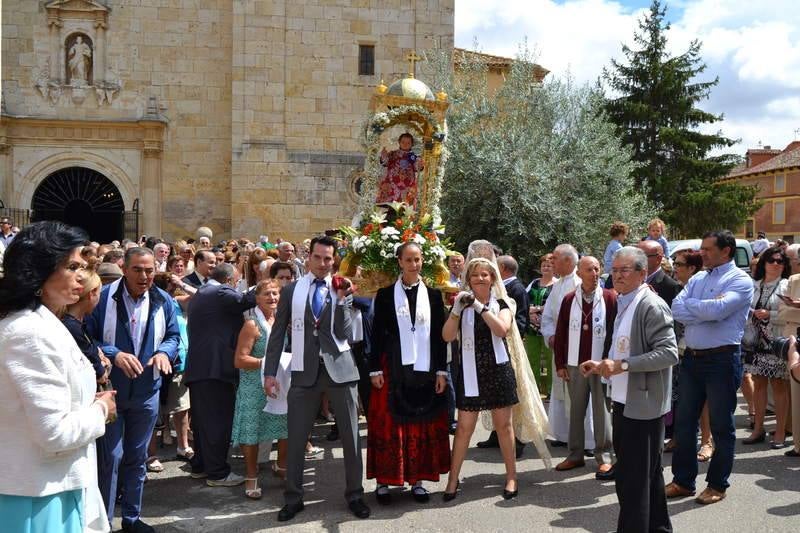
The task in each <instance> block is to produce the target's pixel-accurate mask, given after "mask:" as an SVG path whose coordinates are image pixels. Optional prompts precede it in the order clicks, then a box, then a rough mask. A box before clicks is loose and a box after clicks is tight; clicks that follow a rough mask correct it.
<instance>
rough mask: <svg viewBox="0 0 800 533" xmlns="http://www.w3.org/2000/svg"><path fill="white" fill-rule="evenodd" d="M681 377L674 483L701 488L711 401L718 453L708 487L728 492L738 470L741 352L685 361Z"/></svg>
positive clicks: (673, 471) (714, 458) (712, 465)
mask: <svg viewBox="0 0 800 533" xmlns="http://www.w3.org/2000/svg"><path fill="white" fill-rule="evenodd" d="M680 364H681V370H680V372H681V373H680V377H679V378H678V405H677V411H676V415H675V426H674V433H673V436H674V438H675V439H676V440H677V443H678V445H677V448H675V451H674V452H673V454H672V474H673V479H672V481H673V482H674V483H677V484H678V485H680V486H681V487H683V488H686V489H690V490H695V478H697V425H698V419H699V418H700V412H701V411H702V410H703V405H704V404H705V403H706V401H708V413H709V418H710V419H711V435H712V437H714V455H713V456H712V458H711V463H710V464H709V467H708V473H707V474H706V482H707V483H708V486H709V487H711V488H712V489H714V490H717V491H719V492H725V490H726V489H727V488H728V487H729V486H730V483H728V478H729V477H730V475H731V470H732V469H733V449H734V446H735V444H736V429H735V426H734V420H733V412H734V411H735V410H736V391H737V390H739V386H740V385H741V384H742V358H741V353H740V351H739V348H738V347H737V348H736V349H735V350H731V351H729V352H725V353H719V354H713V355H703V356H692V355H686V356H684V357H683V359H682V360H681V363H680Z"/></svg>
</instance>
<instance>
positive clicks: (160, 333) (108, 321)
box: [103, 278, 167, 374]
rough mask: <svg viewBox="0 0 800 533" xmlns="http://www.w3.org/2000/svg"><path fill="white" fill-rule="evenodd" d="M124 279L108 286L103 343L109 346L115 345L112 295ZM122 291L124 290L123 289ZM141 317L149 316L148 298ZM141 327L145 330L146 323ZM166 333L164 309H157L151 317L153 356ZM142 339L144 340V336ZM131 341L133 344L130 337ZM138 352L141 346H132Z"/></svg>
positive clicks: (115, 325) (115, 324)
mask: <svg viewBox="0 0 800 533" xmlns="http://www.w3.org/2000/svg"><path fill="white" fill-rule="evenodd" d="M124 279H125V278H120V279H118V280H117V281H115V282H114V283H112V284H111V285H109V286H108V299H107V300H106V314H105V316H104V317H103V342H104V343H105V344H109V345H111V346H116V345H117V301H116V300H115V299H114V295H115V294H117V291H118V290H119V284H120V283H122V282H123V281H124ZM123 290H125V289H124V288H123ZM123 297H124V296H123ZM142 315H143V316H144V317H149V316H150V298H148V299H147V300H146V301H145V302H144V305H143V306H142ZM128 318H130V317H128ZM142 327H145V328H146V327H147V323H146V322H145V323H144V324H142ZM166 331H167V320H166V318H165V316H164V307H159V308H158V311H156V314H155V316H154V317H153V351H152V353H153V354H155V353H156V352H157V351H158V347H159V346H160V345H161V341H163V340H164V335H165V334H166ZM146 332H147V330H145V333H146ZM142 338H143V339H144V336H143V337H142ZM131 341H133V342H135V341H134V340H133V337H132V336H131ZM139 350H141V346H134V352H136V351H139ZM154 368H155V367H154ZM154 374H155V371H154Z"/></svg>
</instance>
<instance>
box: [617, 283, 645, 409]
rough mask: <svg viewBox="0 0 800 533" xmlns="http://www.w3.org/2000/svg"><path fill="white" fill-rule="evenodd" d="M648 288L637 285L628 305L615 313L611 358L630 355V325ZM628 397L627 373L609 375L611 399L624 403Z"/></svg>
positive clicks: (624, 357)
mask: <svg viewBox="0 0 800 533" xmlns="http://www.w3.org/2000/svg"><path fill="white" fill-rule="evenodd" d="M649 290H650V288H649V287H648V286H647V285H642V286H641V287H639V289H638V291H639V292H637V293H636V297H635V298H634V299H633V301H632V302H631V303H630V304H628V307H626V308H625V309H623V310H622V313H621V314H620V315H617V324H616V327H615V328H614V336H613V337H612V338H611V350H610V354H609V358H611V359H613V360H615V361H616V360H620V359H628V357H630V355H631V326H632V325H633V315H634V314H635V313H636V308H637V307H638V306H639V302H641V301H642V299H643V298H644V297H645V296H646V295H647V293H648V291H649ZM627 398H628V373H627V372H622V373H621V374H617V375H615V376H611V399H612V400H613V401H615V402H619V403H625V402H626V400H627Z"/></svg>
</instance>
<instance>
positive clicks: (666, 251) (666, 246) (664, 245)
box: [644, 235, 669, 257]
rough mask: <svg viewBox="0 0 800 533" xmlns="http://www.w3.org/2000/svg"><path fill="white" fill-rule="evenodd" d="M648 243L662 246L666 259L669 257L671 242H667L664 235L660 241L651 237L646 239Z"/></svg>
mask: <svg viewBox="0 0 800 533" xmlns="http://www.w3.org/2000/svg"><path fill="white" fill-rule="evenodd" d="M644 240H646V241H656V242H657V243H658V244H660V245H661V248H663V249H664V257H669V242H667V238H666V237H664V236H663V235H662V236H661V237H659V238H658V239H654V238H652V237H651V236H650V235H648V236H647V237H645V238H644Z"/></svg>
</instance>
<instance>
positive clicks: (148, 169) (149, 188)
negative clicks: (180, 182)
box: [139, 141, 162, 236]
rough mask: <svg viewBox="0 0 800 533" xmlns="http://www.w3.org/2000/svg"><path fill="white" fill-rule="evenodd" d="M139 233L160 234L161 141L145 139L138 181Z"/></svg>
mask: <svg viewBox="0 0 800 533" xmlns="http://www.w3.org/2000/svg"><path fill="white" fill-rule="evenodd" d="M139 212H140V214H141V219H140V222H141V224H142V225H141V227H140V228H139V233H144V234H145V235H156V236H160V235H161V215H162V213H161V143H160V142H156V143H151V142H148V141H145V145H144V150H143V151H142V177H141V180H140V183H139Z"/></svg>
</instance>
